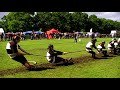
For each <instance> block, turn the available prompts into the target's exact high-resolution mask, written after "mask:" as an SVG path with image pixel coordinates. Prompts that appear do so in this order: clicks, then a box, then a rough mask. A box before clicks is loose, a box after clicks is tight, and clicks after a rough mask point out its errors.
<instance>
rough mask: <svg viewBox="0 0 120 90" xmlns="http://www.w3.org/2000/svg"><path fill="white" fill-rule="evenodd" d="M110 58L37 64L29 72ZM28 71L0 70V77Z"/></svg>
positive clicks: (16, 69)
mask: <svg viewBox="0 0 120 90" xmlns="http://www.w3.org/2000/svg"><path fill="white" fill-rule="evenodd" d="M111 57H113V56H109V57H102V56H101V55H97V58H96V59H93V58H92V57H91V56H82V57H79V58H73V59H72V60H70V62H69V63H65V64H51V63H43V64H37V65H36V66H35V67H36V68H35V69H32V70H30V71H42V70H47V69H55V68H56V67H57V66H68V65H73V64H77V63H86V62H89V61H94V60H100V59H108V58H111ZM28 71H29V70H27V69H26V68H25V67H20V68H15V69H7V70H1V71H0V76H4V75H10V74H16V73H20V72H28Z"/></svg>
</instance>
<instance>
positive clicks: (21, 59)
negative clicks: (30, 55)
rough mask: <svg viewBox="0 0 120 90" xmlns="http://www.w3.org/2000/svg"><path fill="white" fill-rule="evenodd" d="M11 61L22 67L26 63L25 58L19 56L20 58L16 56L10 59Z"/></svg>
mask: <svg viewBox="0 0 120 90" xmlns="http://www.w3.org/2000/svg"><path fill="white" fill-rule="evenodd" d="M12 59H13V60H15V61H17V62H20V63H22V64H23V65H24V64H25V63H26V62H27V60H26V58H25V57H24V56H23V55H21V56H16V57H14V58H12Z"/></svg>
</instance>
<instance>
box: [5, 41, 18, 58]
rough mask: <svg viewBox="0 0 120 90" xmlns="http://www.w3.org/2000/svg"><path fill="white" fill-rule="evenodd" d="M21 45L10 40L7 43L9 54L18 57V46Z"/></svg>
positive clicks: (11, 56)
mask: <svg viewBox="0 0 120 90" xmlns="http://www.w3.org/2000/svg"><path fill="white" fill-rule="evenodd" d="M19 47H20V46H19V45H17V43H15V42H14V41H12V42H8V43H7V45H6V51H7V54H8V56H9V57H10V58H14V57H16V55H17V54H16V53H17V52H18V48H19Z"/></svg>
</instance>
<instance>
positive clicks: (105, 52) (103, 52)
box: [97, 41, 108, 57]
mask: <svg viewBox="0 0 120 90" xmlns="http://www.w3.org/2000/svg"><path fill="white" fill-rule="evenodd" d="M97 48H98V51H99V52H98V53H101V54H103V55H104V57H106V56H108V55H107V50H105V49H106V48H105V41H103V42H101V43H100V44H99V45H98V46H97Z"/></svg>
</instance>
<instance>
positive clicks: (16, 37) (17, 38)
mask: <svg viewBox="0 0 120 90" xmlns="http://www.w3.org/2000/svg"><path fill="white" fill-rule="evenodd" d="M20 39H21V38H20V36H14V37H13V38H12V40H13V41H15V40H20Z"/></svg>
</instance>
